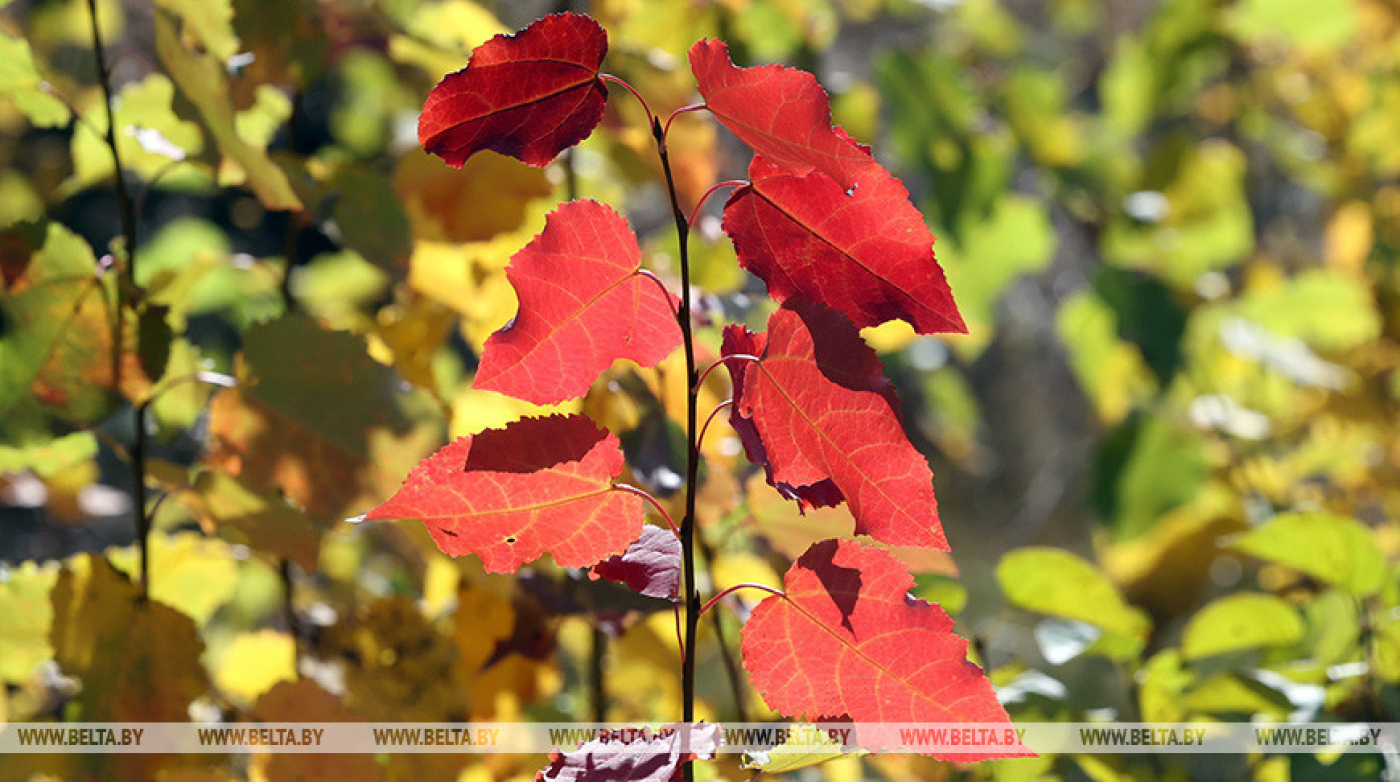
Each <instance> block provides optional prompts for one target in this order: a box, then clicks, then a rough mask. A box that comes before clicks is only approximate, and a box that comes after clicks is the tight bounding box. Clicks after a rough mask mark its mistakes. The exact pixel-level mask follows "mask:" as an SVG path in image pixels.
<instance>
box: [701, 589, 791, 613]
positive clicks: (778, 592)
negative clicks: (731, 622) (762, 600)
mask: <svg viewBox="0 0 1400 782" xmlns="http://www.w3.org/2000/svg"><path fill="white" fill-rule="evenodd" d="M740 589H761V590H763V591H764V592H767V593H768V594H770V595H777V596H778V597H781V598H783V599H784V600H786V599H787V593H786V592H784V591H783V590H781V589H774V588H773V587H770V586H767V585H764V584H755V583H752V582H745V583H743V584H735V585H734V586H732V587H726V588H725V589H724V590H723V591H721V592H720V593H719V594H717V595H715V596H714V597H712V598H710V602H708V603H706V604H705V606H704V607H703V608H701V609H700V613H701V614H706V613H708V612H709V610H710V609H711V608H714V607H715V603H718V602H719V601H720V598H722V597H724V596H725V595H728V594H730V593H732V592H738V591H739V590H740Z"/></svg>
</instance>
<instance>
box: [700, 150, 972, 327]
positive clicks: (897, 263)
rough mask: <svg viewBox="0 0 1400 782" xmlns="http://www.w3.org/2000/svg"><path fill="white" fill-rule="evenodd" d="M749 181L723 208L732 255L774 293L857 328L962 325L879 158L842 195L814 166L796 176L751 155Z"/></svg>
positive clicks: (911, 211)
mask: <svg viewBox="0 0 1400 782" xmlns="http://www.w3.org/2000/svg"><path fill="white" fill-rule="evenodd" d="M749 179H750V182H749V184H748V185H747V186H745V187H742V188H740V189H739V190H737V191H735V192H734V194H733V195H732V196H730V198H729V202H728V203H726V204H725V207H724V223H723V225H724V230H725V232H726V233H728V234H729V236H730V238H731V239H733V240H734V247H735V249H736V250H737V251H738V255H739V264H740V265H741V266H743V267H744V268H745V269H748V270H749V271H751V272H753V273H754V274H756V275H758V277H759V278H760V279H762V280H763V281H764V282H765V283H767V285H768V293H769V295H770V296H772V297H773V298H774V299H777V300H778V301H786V300H787V299H788V298H790V297H792V296H798V295H801V296H806V297H807V298H809V299H812V300H813V301H817V302H820V303H822V304H825V305H827V306H828V307H834V308H836V309H839V310H841V311H842V312H844V313H846V317H848V318H850V320H851V322H852V323H854V324H855V325H856V326H857V327H859V328H864V327H866V326H878V325H879V324H881V323H884V322H886V321H890V320H904V321H906V322H908V323H909V324H910V325H911V326H913V327H914V330H915V331H917V332H918V333H920V334H933V333H938V332H946V331H953V332H959V333H963V332H966V331H967V327H966V326H965V325H963V320H962V316H961V315H959V314H958V307H957V304H956V303H954V301H953V293H952V291H951V290H950V289H949V288H948V281H947V279H946V278H945V277H944V276H943V269H942V268H941V267H939V265H938V261H937V260H935V259H934V256H933V234H932V233H930V232H929V230H928V225H926V224H925V223H924V218H923V215H921V214H919V210H918V209H916V208H915V207H914V205H913V204H912V203H910V202H909V191H907V190H905V189H904V185H902V184H900V182H899V180H898V179H896V178H895V177H894V176H892V175H891V174H890V173H889V172H887V171H885V170H884V169H883V168H880V167H879V166H878V165H877V166H874V167H873V168H871V169H870V170H869V171H867V172H866V173H865V174H864V175H863V178H862V180H861V184H860V187H858V188H856V189H855V190H854V191H853V192H852V193H851V194H850V195H847V194H846V192H845V190H844V189H843V188H842V187H841V185H839V184H837V182H836V180H834V179H832V178H831V177H829V176H827V175H826V174H823V173H821V172H820V171H815V172H812V173H811V174H808V175H807V176H794V175H792V174H789V173H787V172H786V171H785V170H783V169H782V168H780V167H778V166H776V165H774V164H772V163H771V162H769V161H768V160H767V159H766V158H764V157H763V156H761V155H755V156H754V159H753V163H752V164H751V165H750V166H749Z"/></svg>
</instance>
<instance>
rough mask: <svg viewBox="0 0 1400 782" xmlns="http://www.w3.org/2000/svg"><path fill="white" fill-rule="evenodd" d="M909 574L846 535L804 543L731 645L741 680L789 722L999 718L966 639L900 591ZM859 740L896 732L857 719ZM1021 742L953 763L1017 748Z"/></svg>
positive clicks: (887, 743)
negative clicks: (743, 673) (743, 674)
mask: <svg viewBox="0 0 1400 782" xmlns="http://www.w3.org/2000/svg"><path fill="white" fill-rule="evenodd" d="M913 586H914V578H913V576H911V575H909V573H908V571H906V570H905V569H904V568H903V567H902V566H901V565H900V564H899V560H897V559H896V558H895V557H894V555H893V554H890V553H889V552H887V551H883V550H881V549H877V548H873V547H867V546H862V545H860V544H859V543H855V542H853V541H848V540H826V541H822V542H820V543H817V544H814V545H813V546H812V547H811V548H810V549H808V550H807V553H805V554H803V555H802V557H801V558H799V559H798V560H797V562H796V563H794V564H793V566H792V568H791V569H790V570H788V572H787V576H786V577H785V578H784V579H783V591H784V593H785V595H783V596H779V595H773V596H770V597H767V598H765V599H764V600H763V602H762V603H760V604H759V605H758V607H757V608H755V609H754V611H753V614H752V616H750V618H749V621H748V622H747V623H746V624H745V625H744V629H743V636H742V641H741V649H742V651H743V655H744V668H745V669H747V670H748V672H749V676H750V681H751V682H752V683H753V685H754V688H755V689H756V690H758V693H759V694H760V695H761V696H762V697H763V700H764V702H765V703H767V704H768V706H769V707H771V708H772V709H774V710H776V711H778V712H780V713H782V714H784V715H789V716H795V717H797V718H799V719H817V720H820V719H824V718H843V719H849V720H850V721H852V722H855V723H882V722H895V723H915V722H921V723H950V722H970V723H980V724H987V723H1000V724H1005V725H1008V726H1009V724H1010V722H1009V719H1008V717H1007V715H1006V711H1005V710H1004V709H1003V708H1002V707H1001V704H1000V703H998V702H997V698H996V694H995V693H994V692H993V691H992V685H991V683H990V682H988V681H987V679H986V677H985V676H983V675H982V669H981V668H978V667H977V666H976V665H974V664H972V663H970V662H968V661H967V641H965V640H963V639H962V638H959V637H958V636H956V635H954V634H953V620H952V619H950V618H949V617H948V615H947V614H946V613H944V611H943V609H942V608H939V607H938V606H936V605H933V604H932V603H928V602H925V601H923V600H918V599H916V598H913V597H910V596H909V594H908V592H909V589H910V588H912V587H913ZM856 742H857V743H858V744H859V745H860V746H861V747H862V748H864V749H870V750H878V749H884V748H891V747H892V746H894V745H895V744H897V743H898V738H897V736H886V735H883V731H881V730H880V729H879V728H872V727H869V726H864V725H863V726H862V727H861V729H860V731H859V732H858V733H857V736H856ZM1025 754H1028V753H1027V751H1026V750H1025V748H1024V747H1021V746H1019V745H1013V746H1012V747H1010V748H1008V750H1007V751H1006V752H1005V753H987V754H981V755H978V756H976V757H974V756H973V755H969V754H966V753H960V754H958V755H957V756H956V757H957V759H959V760H973V759H980V758H987V757H1020V756H1023V755H1025Z"/></svg>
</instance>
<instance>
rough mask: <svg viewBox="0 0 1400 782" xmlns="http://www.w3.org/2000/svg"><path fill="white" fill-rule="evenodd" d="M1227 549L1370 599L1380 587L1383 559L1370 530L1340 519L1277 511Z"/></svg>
mask: <svg viewBox="0 0 1400 782" xmlns="http://www.w3.org/2000/svg"><path fill="white" fill-rule="evenodd" d="M1231 546H1232V547H1233V548H1235V549H1236V550H1238V551H1243V552H1244V553H1246V554H1251V555H1253V556H1256V557H1259V558H1260V559H1266V560H1269V561H1270V562H1278V563H1280V564H1283V565H1287V566H1289V567H1291V568H1294V569H1296V570H1301V571H1302V572H1304V573H1307V574H1308V575H1310V576H1313V577H1314V578H1316V579H1318V580H1320V581H1325V582H1327V583H1329V584H1335V585H1337V586H1340V587H1342V588H1344V589H1346V590H1348V591H1349V592H1351V593H1352V594H1354V595H1358V596H1366V595H1373V594H1375V593H1376V592H1378V591H1380V588H1381V587H1382V586H1383V585H1384V583H1385V557H1384V555H1382V554H1381V550H1380V548H1379V547H1377V545H1376V541H1375V539H1374V538H1373V537H1372V535H1371V532H1370V530H1368V529H1367V528H1366V527H1365V526H1363V525H1362V524H1361V523H1360V522H1358V521H1356V520H1354V519H1349V518H1346V517H1343V516H1334V515H1332V514H1330V513H1322V512H1315V513H1281V514H1279V515H1277V516H1275V517H1274V518H1272V519H1270V520H1269V521H1268V523H1266V524H1264V525H1263V526H1262V527H1259V528H1258V529H1255V530H1251V531H1250V532H1247V533H1245V534H1243V535H1241V536H1239V537H1238V538H1236V539H1235V540H1234V541H1232V542H1231Z"/></svg>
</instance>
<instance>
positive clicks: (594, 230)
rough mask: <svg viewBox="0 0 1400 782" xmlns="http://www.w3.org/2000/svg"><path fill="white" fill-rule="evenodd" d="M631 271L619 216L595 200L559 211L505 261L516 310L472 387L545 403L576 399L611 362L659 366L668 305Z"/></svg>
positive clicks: (666, 338)
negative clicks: (514, 296) (628, 360)
mask: <svg viewBox="0 0 1400 782" xmlns="http://www.w3.org/2000/svg"><path fill="white" fill-rule="evenodd" d="M641 263H642V251H641V249H640V248H639V247H638V246H637V238H636V236H635V235H633V233H632V230H631V229H630V228H629V227H628V226H627V220H626V219H625V218H624V217H623V216H622V215H620V214H618V213H617V212H616V211H614V210H613V209H612V208H611V207H609V206H606V205H604V204H600V203H598V202H597V201H570V202H568V203H565V204H560V205H559V208H557V209H555V210H554V211H553V212H551V213H550V214H549V217H548V218H546V220H545V227H544V231H542V232H541V233H540V235H539V236H536V237H535V238H534V239H533V240H531V241H530V243H529V244H527V245H525V247H524V249H522V250H520V252H518V253H516V254H515V256H514V257H513V258H511V262H510V266H509V267H507V269H506V278H507V279H509V280H510V284H511V285H513V286H515V291H516V294H517V295H518V296H519V298H520V311H519V312H518V313H517V314H516V316H515V318H514V319H513V320H512V321H511V322H510V323H507V324H506V325H505V327H503V328H502V329H501V330H500V331H497V332H496V333H495V334H492V335H491V337H490V339H488V340H487V341H486V347H485V349H484V350H483V351H482V355H481V364H480V366H479V367H478V369H477V373H476V382H475V385H476V387H477V388H484V389H487V390H490V391H499V392H500V393H503V394H509V395H510V396H513V397H516V398H519V399H524V400H526V401H529V402H534V403H536V404H552V403H554V402H561V401H563V400H565V399H572V398H575V397H580V396H583V395H584V394H585V393H587V392H588V387H589V386H590V385H592V383H593V381H594V380H596V379H597V378H598V376H599V375H601V374H602V373H603V372H604V371H605V370H607V368H608V367H609V366H610V365H611V364H612V362H613V360H614V359H617V358H627V359H631V360H633V361H635V362H637V363H638V364H641V365H642V366H652V365H654V364H656V363H657V362H659V361H661V360H662V359H664V358H666V356H667V355H669V354H670V352H671V351H672V350H674V349H675V348H676V346H678V345H679V344H680V341H681V332H680V327H679V326H678V325H677V324H676V319H675V315H674V314H672V306H673V305H674V303H675V301H676V298H675V296H673V295H672V294H670V293H669V292H665V293H663V291H662V288H661V286H660V285H658V284H657V283H656V281H655V280H653V279H647V278H646V277H645V276H644V275H641V274H638V273H637V272H638V270H639V269H640V268H641Z"/></svg>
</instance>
